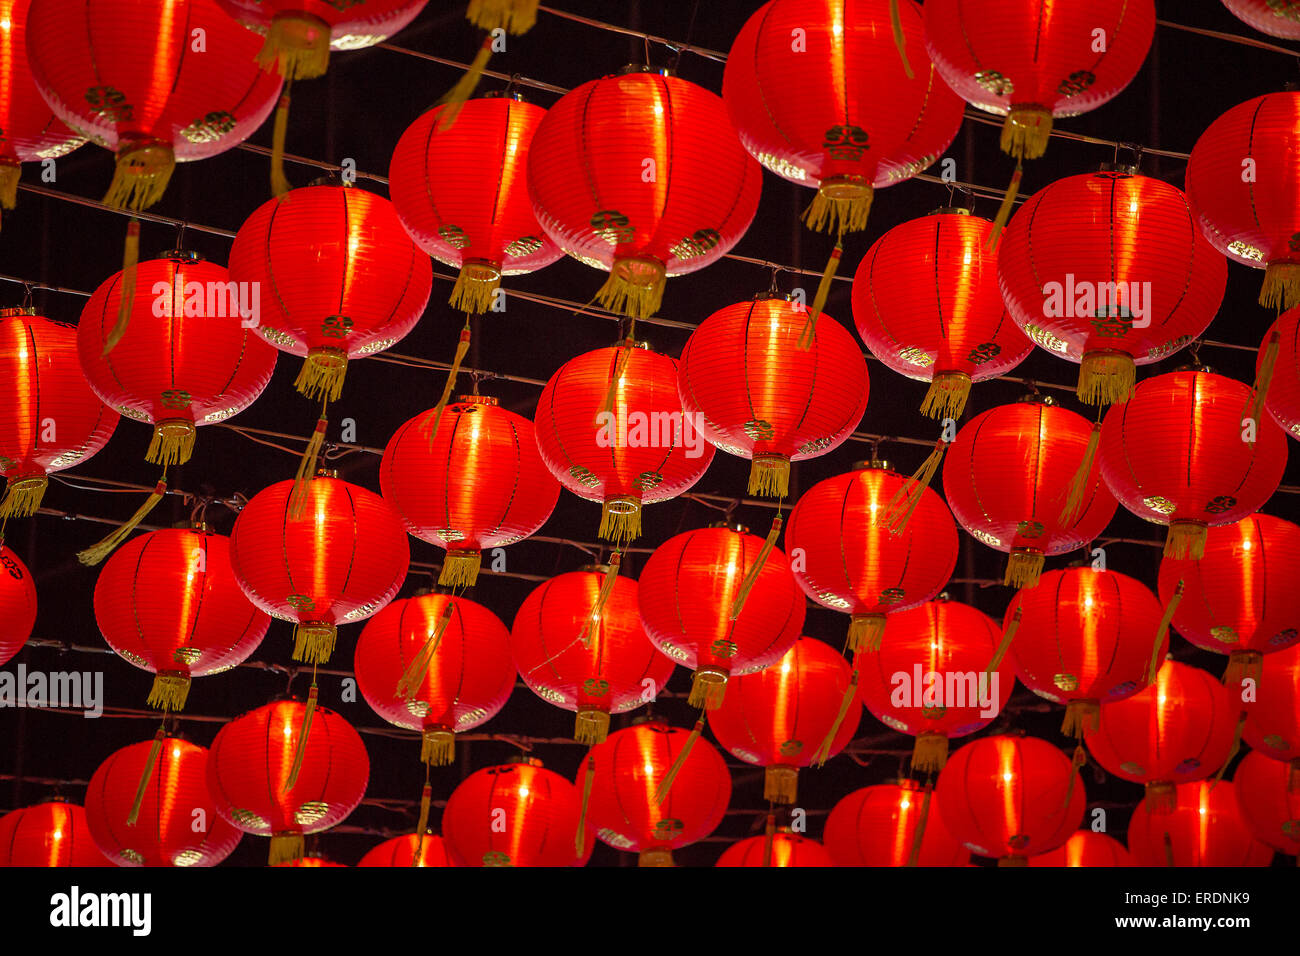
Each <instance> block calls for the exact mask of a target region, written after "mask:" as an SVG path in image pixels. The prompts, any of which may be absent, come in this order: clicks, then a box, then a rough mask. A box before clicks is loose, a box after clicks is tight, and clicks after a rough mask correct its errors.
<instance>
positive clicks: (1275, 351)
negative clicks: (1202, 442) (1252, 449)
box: [1251, 309, 1300, 438]
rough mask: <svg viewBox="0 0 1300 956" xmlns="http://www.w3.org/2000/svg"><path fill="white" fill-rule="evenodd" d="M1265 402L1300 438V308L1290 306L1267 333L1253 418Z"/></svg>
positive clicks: (1261, 349) (1257, 373)
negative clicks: (1261, 403)
mask: <svg viewBox="0 0 1300 956" xmlns="http://www.w3.org/2000/svg"><path fill="white" fill-rule="evenodd" d="M1261 401H1262V402H1263V404H1264V407H1265V408H1267V409H1268V411H1269V414H1270V415H1272V416H1273V420H1274V421H1275V422H1277V423H1278V424H1279V425H1281V426H1282V427H1283V428H1284V429H1286V431H1287V434H1289V435H1290V436H1291V437H1292V438H1300V309H1290V310H1288V311H1287V312H1284V313H1283V314H1282V315H1280V316H1278V318H1277V321H1276V322H1274V323H1273V324H1272V326H1270V327H1269V330H1268V331H1267V332H1265V333H1264V340H1263V342H1262V343H1261V344H1260V347H1259V357H1258V359H1256V361H1255V404H1252V407H1251V409H1252V412H1253V413H1254V417H1259V410H1258V403H1260V402H1261Z"/></svg>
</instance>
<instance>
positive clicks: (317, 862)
mask: <svg viewBox="0 0 1300 956" xmlns="http://www.w3.org/2000/svg"><path fill="white" fill-rule="evenodd" d="M271 865H272V866H292V867H308V868H311V869H315V868H316V867H321V866H347V864H346V863H335V862H334V861H333V860H327V859H326V858H325V857H323V856H304V857H302V858H301V859H298V860H290V861H289V862H287V863H272V864H271Z"/></svg>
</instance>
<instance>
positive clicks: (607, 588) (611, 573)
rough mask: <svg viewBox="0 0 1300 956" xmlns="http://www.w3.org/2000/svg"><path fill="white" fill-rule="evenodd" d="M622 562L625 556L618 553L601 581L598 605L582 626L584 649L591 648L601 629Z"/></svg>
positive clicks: (581, 636)
mask: <svg viewBox="0 0 1300 956" xmlns="http://www.w3.org/2000/svg"><path fill="white" fill-rule="evenodd" d="M622 560H623V556H622V555H621V554H619V552H617V551H615V552H614V553H613V555H611V556H610V559H609V567H608V568H607V569H606V571H605V576H604V578H602V579H601V582H600V590H599V591H598V592H596V603H595V604H593V605H592V606H591V613H590V614H588V615H587V620H586V621H585V622H584V623H583V625H582V633H581V634H580V635H579V636H578V639H579V640H581V641H582V646H583V647H591V642H592V641H593V640H595V637H596V632H597V631H598V630H599V629H600V623H601V618H602V617H603V616H604V614H605V605H606V604H608V603H609V596H610V595H611V594H613V593H614V585H615V584H617V583H618V568H619V564H620V563H621V562H622Z"/></svg>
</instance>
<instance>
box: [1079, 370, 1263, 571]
mask: <svg viewBox="0 0 1300 956" xmlns="http://www.w3.org/2000/svg"><path fill="white" fill-rule="evenodd" d="M1250 397H1251V390H1250V388H1248V387H1247V386H1245V385H1243V384H1241V383H1240V382H1237V381H1234V380H1233V379H1230V378H1225V377H1224V376H1222V375H1216V374H1214V373H1213V372H1211V371H1208V370H1205V369H1188V370H1185V371H1177V372H1166V373H1165V374H1164V375H1157V376H1156V377H1154V378H1149V379H1146V380H1145V381H1144V382H1142V384H1141V385H1139V386H1138V387H1137V389H1136V390H1134V392H1133V397H1132V398H1131V399H1130V400H1129V401H1128V402H1126V403H1124V404H1123V405H1118V406H1115V407H1114V408H1111V409H1110V410H1109V411H1108V412H1107V413H1106V418H1105V420H1104V421H1103V423H1102V428H1101V442H1100V444H1099V445H1098V449H1097V454H1098V458H1099V460H1100V462H1101V474H1102V477H1103V478H1104V479H1105V480H1106V484H1107V485H1108V486H1110V490H1111V493H1112V494H1114V495H1115V497H1116V498H1118V499H1119V503H1120V504H1122V505H1123V506H1124V507H1125V508H1127V509H1128V510H1129V511H1131V512H1133V514H1135V515H1137V516H1138V517H1139V518H1143V519H1145V520H1147V521H1151V522H1153V523H1155V524H1167V525H1168V526H1169V537H1168V540H1167V541H1166V542H1165V556H1166V557H1171V558H1184V557H1187V556H1189V555H1190V556H1191V557H1192V558H1195V559H1199V558H1200V557H1201V556H1202V555H1203V554H1204V551H1205V539H1206V532H1207V531H1208V530H1209V527H1210V526H1211V525H1213V526H1215V527H1217V526H1219V525H1225V524H1232V523H1233V522H1236V521H1240V520H1241V519H1242V518H1245V517H1246V516H1247V515H1249V514H1252V513H1253V512H1255V511H1257V510H1259V508H1260V506H1261V505H1263V504H1264V503H1265V502H1266V501H1268V499H1269V497H1270V496H1271V495H1272V494H1273V492H1274V491H1276V490H1277V487H1278V485H1279V484H1280V483H1281V481H1282V474H1283V472H1284V471H1285V470H1286V459H1287V447H1286V446H1287V442H1286V435H1285V434H1283V432H1282V430H1281V429H1280V428H1278V427H1277V426H1276V425H1275V424H1273V422H1271V421H1268V420H1261V421H1260V422H1259V423H1258V424H1259V427H1258V429H1257V430H1255V431H1254V433H1253V436H1252V437H1254V438H1255V440H1254V441H1244V440H1243V434H1244V430H1243V425H1242V415H1243V412H1242V409H1243V408H1244V407H1245V406H1246V404H1247V403H1248V402H1249V400H1250Z"/></svg>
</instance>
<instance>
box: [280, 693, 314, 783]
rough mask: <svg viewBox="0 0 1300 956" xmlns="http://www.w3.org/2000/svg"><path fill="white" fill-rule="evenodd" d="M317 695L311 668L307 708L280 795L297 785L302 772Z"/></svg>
mask: <svg viewBox="0 0 1300 956" xmlns="http://www.w3.org/2000/svg"><path fill="white" fill-rule="evenodd" d="M319 694H320V691H319V689H318V688H317V686H316V668H315V667H312V671H311V689H310V690H309V691H307V706H306V708H305V709H304V710H303V715H302V727H301V728H300V729H299V731H298V746H297V747H296V748H295V750H294V755H293V765H292V766H290V768H289V776H288V777H287V778H285V781H284V787H283V789H282V791H281V792H282V793H288V792H289V791H291V790H292V789H293V788H294V787H296V786H297V785H298V775H299V774H300V773H301V772H302V763H303V760H304V758H306V756H307V739H308V737H309V736H310V734H311V723H312V718H313V717H314V716H315V714H316V700H317V698H318V697H319Z"/></svg>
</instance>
